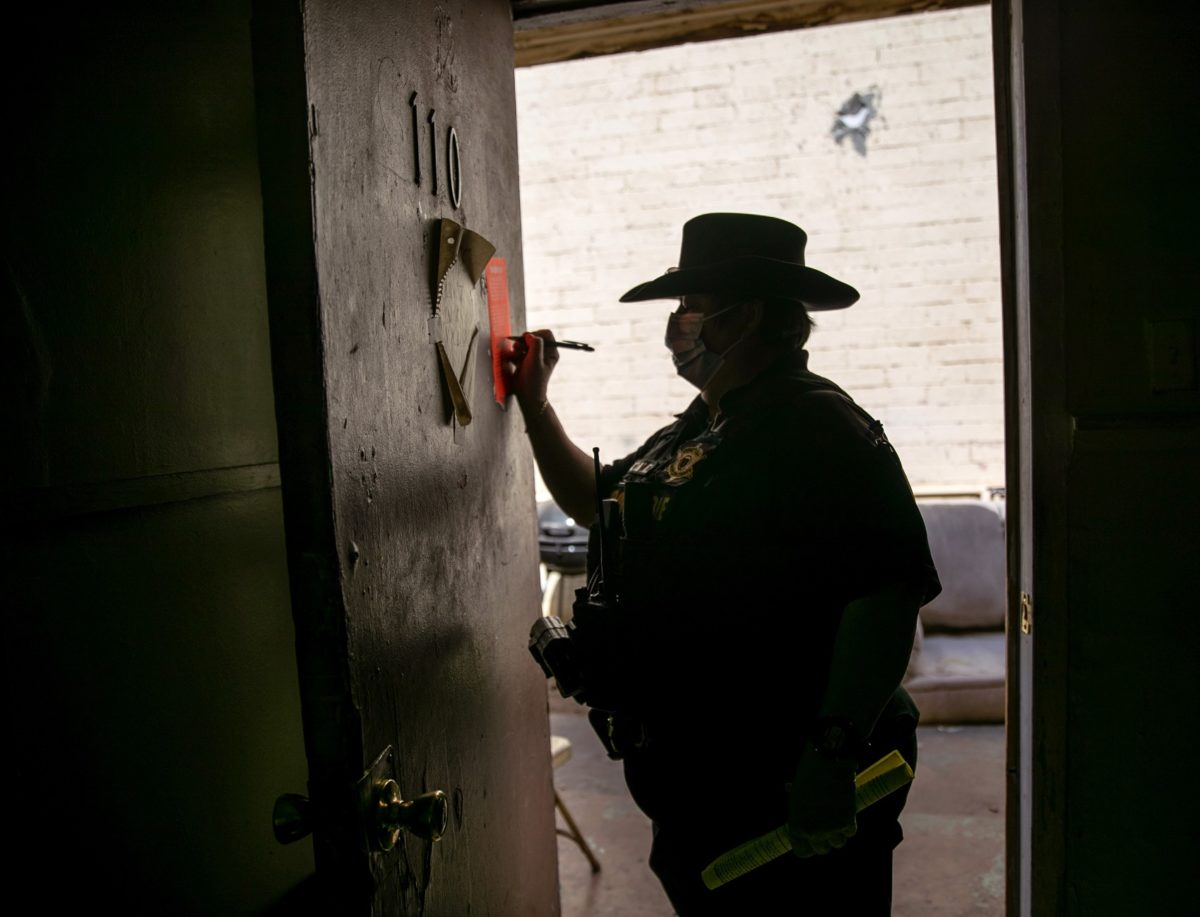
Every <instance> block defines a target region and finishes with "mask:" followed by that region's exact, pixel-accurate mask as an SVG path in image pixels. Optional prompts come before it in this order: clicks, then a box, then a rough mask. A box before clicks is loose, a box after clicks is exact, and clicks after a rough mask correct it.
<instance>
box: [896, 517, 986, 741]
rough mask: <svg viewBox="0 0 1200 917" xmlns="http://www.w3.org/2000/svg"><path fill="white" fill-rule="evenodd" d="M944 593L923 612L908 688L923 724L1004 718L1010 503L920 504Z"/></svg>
mask: <svg viewBox="0 0 1200 917" xmlns="http://www.w3.org/2000/svg"><path fill="white" fill-rule="evenodd" d="M919 506H920V509H921V515H922V517H923V518H924V519H925V529H926V531H927V532H928V535H929V547H930V550H931V551H932V553H933V561H934V563H935V564H936V565H937V568H938V575H939V576H940V578H941V581H942V594H941V595H939V596H938V597H937V598H936V599H934V600H933V601H932V602H930V603H929V604H928V605H926V606H925V607H924V608H922V609H921V615H920V623H919V626H918V629H917V639H916V641H915V644H914V646H913V653H912V658H911V660H910V662H909V668H908V673H907V675H906V676H905V687H906V688H907V689H908V691H909V693H910V694H911V695H912V696H913V698H914V700H916V702H917V706H918V707H920V708H921V722H922V723H1001V722H1003V721H1004V677H1005V637H1004V618H1005V601H1006V599H1005V549H1004V502H1003V501H1001V500H966V501H944V502H932V501H922V502H920V503H919Z"/></svg>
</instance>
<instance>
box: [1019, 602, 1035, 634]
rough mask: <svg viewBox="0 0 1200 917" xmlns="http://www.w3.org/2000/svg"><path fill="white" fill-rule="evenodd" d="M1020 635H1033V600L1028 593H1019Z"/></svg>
mask: <svg viewBox="0 0 1200 917" xmlns="http://www.w3.org/2000/svg"><path fill="white" fill-rule="evenodd" d="M1021 633H1023V634H1031V633H1033V599H1031V598H1030V597H1029V593H1028V592H1022V593H1021Z"/></svg>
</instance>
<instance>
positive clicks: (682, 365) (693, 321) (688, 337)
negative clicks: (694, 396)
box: [666, 303, 744, 391]
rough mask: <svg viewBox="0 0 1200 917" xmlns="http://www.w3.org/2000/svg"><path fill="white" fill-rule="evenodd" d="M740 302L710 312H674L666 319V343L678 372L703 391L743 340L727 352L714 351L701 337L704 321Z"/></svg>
mask: <svg viewBox="0 0 1200 917" xmlns="http://www.w3.org/2000/svg"><path fill="white" fill-rule="evenodd" d="M740 305H741V303H734V304H733V305H732V306H726V307H725V308H724V309H721V310H720V311H719V312H713V313H712V314H710V315H704V314H703V313H701V312H672V313H671V317H670V318H668V319H667V335H666V345H667V349H668V350H670V351H671V359H672V360H673V361H674V363H675V372H677V373H679V375H680V376H682V377H683V378H684V379H687V380H688V382H690V383H692V385H694V386H696V388H698V389H700V390H701V391H703V390H704V386H706V385H708V383H709V382H710V381H711V380H712V377H713V376H715V375H716V374H717V371H718V370H719V369H720V368H721V366H722V364H723V363H724V362H725V354H727V353H729V351H730V350H733V348H734V347H736V346H737V345H738V344H740V343H741V342H742V341H741V340H739V341H737V342H736V343H734V344H733V346H731V347H730V348H729V349H728V350H726V351H725V353H713V352H712V351H711V350H709V349H708V348H707V347H705V346H704V341H703V340H701V338H700V332H701V331H702V330H703V329H704V323H705V322H707V321H708V320H709V319H713V318H716V317H717V316H718V315H724V314H725V313H726V312H728V311H730V310H731V309H736V308H737V307H738V306H740ZM742 340H744V338H743V339H742Z"/></svg>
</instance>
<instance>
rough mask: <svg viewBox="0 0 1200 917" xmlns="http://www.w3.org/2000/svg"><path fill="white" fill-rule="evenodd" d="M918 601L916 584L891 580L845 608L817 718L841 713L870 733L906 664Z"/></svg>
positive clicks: (862, 730)
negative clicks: (893, 582)
mask: <svg viewBox="0 0 1200 917" xmlns="http://www.w3.org/2000/svg"><path fill="white" fill-rule="evenodd" d="M920 602H921V589H920V587H919V586H916V585H912V584H908V583H897V584H896V585H893V586H890V587H889V588H887V589H883V590H880V591H879V592H876V593H874V594H872V595H869V596H864V597H863V598H861V599H857V600H855V601H853V602H851V603H850V604H849V605H847V606H846V610H845V611H844V612H843V614H842V622H841V624H840V625H839V626H838V632H837V640H836V642H835V643H834V650H833V664H832V666H831V668H830V673H829V684H828V686H827V687H826V690H825V697H824V699H823V700H822V702H821V707H820V713H819V715H820V716H822V717H826V716H828V717H847V718H848V719H849V720H850V722H851V723H853V724H854V726H855V728H856V729H857V730H858V733H859V735H861V736H863V737H866V736H867V735H869V734H870V732H871V730H872V728H874V726H875V720H877V719H878V718H879V714H880V712H881V711H882V710H883V708H884V705H885V704H886V703H887V701H888V698H889V697H891V695H892V692H893V691H895V690H896V687H897V686H898V685H899V684H900V681H901V679H902V678H903V677H904V671H905V669H906V668H907V667H908V659H909V656H910V654H911V653H912V645H913V636H914V633H915V631H916V624H917V610H918V608H919V607H920Z"/></svg>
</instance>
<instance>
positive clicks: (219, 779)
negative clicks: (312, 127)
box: [0, 2, 312, 914]
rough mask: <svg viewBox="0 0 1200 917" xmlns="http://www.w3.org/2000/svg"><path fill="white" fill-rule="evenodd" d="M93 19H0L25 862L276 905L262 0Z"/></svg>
mask: <svg viewBox="0 0 1200 917" xmlns="http://www.w3.org/2000/svg"><path fill="white" fill-rule="evenodd" d="M88 9H89V10H90V11H89V12H83V13H81V12H79V11H75V10H73V11H72V12H71V13H70V15H66V14H64V13H62V12H61V11H54V10H50V9H48V10H47V11H46V12H39V13H36V14H34V13H21V14H16V15H13V14H10V15H9V17H8V21H7V22H6V33H7V37H8V42H6V45H7V49H6V55H5V63H4V79H5V86H6V89H7V93H6V102H7V108H8V114H9V130H8V131H7V139H6V144H5V147H6V150H5V153H6V157H5V160H6V166H5V169H4V170H3V200H4V210H3V226H4V230H3V231H4V249H3V258H4V265H3V270H4V274H5V276H4V277H3V278H0V289H2V290H3V321H4V329H5V331H4V337H3V340H4V360H5V363H6V368H7V369H8V370H9V371H10V372H11V373H12V377H11V378H12V384H11V385H10V387H9V395H8V397H7V398H6V399H5V403H4V406H3V410H4V412H5V421H6V427H7V429H8V430H9V431H14V430H15V431H16V437H15V438H14V439H10V440H9V443H10V445H9V448H8V449H6V450H5V453H4V458H3V460H4V472H5V474H4V483H3V485H2V487H3V493H4V499H5V504H6V507H5V519H6V523H7V525H6V526H5V533H6V535H7V536H8V544H7V545H6V548H7V550H6V552H5V566H6V573H7V577H6V578H7V586H8V588H6V590H5V593H6V595H5V604H6V610H7V611H8V615H7V617H8V622H9V626H8V627H7V628H6V631H7V633H6V635H5V639H4V641H3V643H4V654H5V678H6V691H5V695H6V702H7V705H8V717H7V721H8V723H9V725H10V730H11V731H10V734H9V735H8V736H7V737H6V738H7V740H8V746H9V749H10V751H9V754H8V757H7V762H6V765H5V769H6V772H5V778H6V785H5V789H6V791H7V792H8V793H10V794H13V796H14V798H15V800H16V803H17V806H16V811H15V813H13V815H12V818H11V819H10V820H6V834H7V835H8V838H9V840H10V842H11V841H15V842H16V843H15V844H13V843H10V844H9V845H8V846H9V849H10V850H13V851H14V852H12V853H10V854H8V855H7V857H8V859H9V862H8V863H6V870H5V871H6V873H9V874H11V875H12V876H14V882H15V883H16V884H15V885H10V889H9V891H10V896H11V895H13V894H14V893H15V892H17V891H18V890H20V889H21V887H22V886H24V889H25V890H28V891H33V892H35V894H36V893H39V892H40V893H43V894H45V893H49V894H51V895H53V898H54V900H55V902H56V903H62V902H64V901H67V902H70V901H72V900H78V901H80V902H83V901H87V902H88V903H90V904H100V903H109V902H117V903H118V905H119V906H118V911H119V912H126V913H133V912H141V911H149V910H154V911H155V912H158V913H181V914H182V913H230V914H233V913H256V912H260V911H261V910H262V909H263V907H264V906H265V905H266V904H267V903H268V902H269V901H271V900H272V899H274V898H276V897H278V896H279V895H280V893H281V892H283V891H284V890H285V889H287V888H289V887H291V886H293V885H294V884H295V883H296V882H297V881H298V880H299V879H301V878H302V877H303V876H304V875H306V874H307V873H308V872H309V871H310V870H311V866H312V855H311V847H310V845H309V844H307V843H302V844H298V845H296V846H294V847H288V848H284V847H280V846H279V845H277V844H276V843H275V841H274V839H273V838H272V835H271V829H270V813H271V805H272V802H273V800H274V797H275V796H276V795H277V794H278V793H281V792H285V791H303V789H304V781H305V777H306V765H305V760H304V753H303V743H302V738H301V735H300V713H299V703H298V694H297V689H296V682H297V679H296V665H295V657H294V649H293V636H292V626H291V619H290V608H289V601H288V586H287V575H286V566H285V564H286V561H285V554H284V548H283V525H282V510H281V506H280V497H279V491H278V470H277V467H276V465H275V461H276V438H275V424H274V414H273V394H272V384H271V369H270V353H269V346H268V336H267V315H266V293H265V277H264V268H263V244H262V210H261V207H262V205H261V199H260V192H259V176H258V161H257V149H256V142H255V121H254V105H253V83H252V72H251V55H250V9H249V3H248V2H245V3H242V2H226V3H216V4H204V5H203V6H202V7H197V8H195V10H194V11H193V10H191V8H190V7H189V8H186V9H185V8H181V7H177V6H176V5H174V4H146V5H145V7H144V8H143V9H140V10H137V9H129V10H127V11H126V12H125V13H124V14H117V13H115V12H114V11H113V9H112V8H111V7H107V6H105V7H96V8H88ZM33 900H34V901H37V900H41V899H39V898H37V897H35V898H34V899H33ZM48 904H49V902H48V901H47V905H48Z"/></svg>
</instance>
